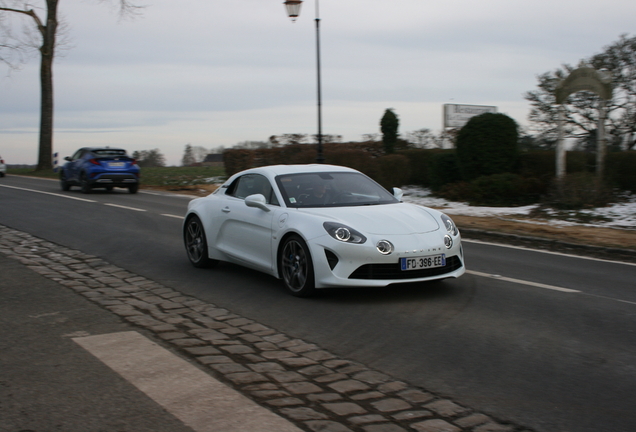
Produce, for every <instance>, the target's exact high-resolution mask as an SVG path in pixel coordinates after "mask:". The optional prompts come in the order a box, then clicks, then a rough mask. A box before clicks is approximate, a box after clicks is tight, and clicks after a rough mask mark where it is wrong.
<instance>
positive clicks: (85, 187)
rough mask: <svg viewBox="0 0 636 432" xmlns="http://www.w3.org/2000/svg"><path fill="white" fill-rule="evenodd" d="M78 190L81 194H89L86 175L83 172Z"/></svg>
mask: <svg viewBox="0 0 636 432" xmlns="http://www.w3.org/2000/svg"><path fill="white" fill-rule="evenodd" d="M80 189H81V190H82V193H85V194H87V193H91V185H90V183H88V177H86V173H84V172H83V173H82V174H81V175H80Z"/></svg>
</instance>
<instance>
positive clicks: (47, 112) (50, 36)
mask: <svg viewBox="0 0 636 432" xmlns="http://www.w3.org/2000/svg"><path fill="white" fill-rule="evenodd" d="M58 2H59V0H47V2H46V4H47V19H46V25H44V26H42V27H40V29H39V30H40V32H41V34H42V46H41V47H40V54H41V63H40V86H41V104H40V147H39V154H38V165H37V170H46V169H51V168H52V167H53V57H54V55H55V32H56V31H57V4H58Z"/></svg>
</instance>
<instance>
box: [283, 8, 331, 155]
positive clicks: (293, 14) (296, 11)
mask: <svg viewBox="0 0 636 432" xmlns="http://www.w3.org/2000/svg"><path fill="white" fill-rule="evenodd" d="M283 4H284V5H285V8H286V9H287V15H289V17H290V18H291V20H292V22H295V21H296V18H298V15H299V14H300V6H301V4H302V0H286V1H285V2H284V3H283ZM316 76H317V78H318V156H317V157H316V162H317V163H323V162H324V161H325V157H324V156H323V154H322V91H321V87H320V17H319V10H318V0H316Z"/></svg>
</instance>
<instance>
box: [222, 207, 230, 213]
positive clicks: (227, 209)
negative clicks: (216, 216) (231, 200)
mask: <svg viewBox="0 0 636 432" xmlns="http://www.w3.org/2000/svg"><path fill="white" fill-rule="evenodd" d="M221 211H222V212H223V213H229V212H230V211H231V210H230V208H229V207H223V209H222V210H221Z"/></svg>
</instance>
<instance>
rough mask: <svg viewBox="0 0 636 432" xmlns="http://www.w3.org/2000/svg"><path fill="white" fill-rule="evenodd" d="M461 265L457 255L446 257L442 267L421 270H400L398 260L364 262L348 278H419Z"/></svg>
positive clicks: (452, 269)
mask: <svg viewBox="0 0 636 432" xmlns="http://www.w3.org/2000/svg"><path fill="white" fill-rule="evenodd" d="M462 265H463V264H462V261H461V259H459V257H458V256H451V257H448V258H446V265H445V266H444V267H436V268H431V269H421V270H409V271H402V270H401V269H400V263H399V262H397V263H395V264H365V265H363V266H361V267H358V268H357V269H356V271H354V272H353V273H351V275H350V276H349V279H369V280H370V279H379V280H382V279H419V278H424V277H432V276H439V275H443V274H446V273H450V272H453V271H455V270H457V269H458V268H461V266H462Z"/></svg>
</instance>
